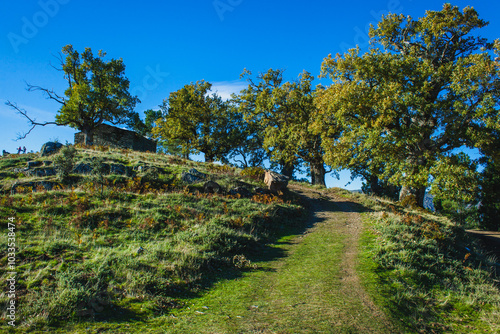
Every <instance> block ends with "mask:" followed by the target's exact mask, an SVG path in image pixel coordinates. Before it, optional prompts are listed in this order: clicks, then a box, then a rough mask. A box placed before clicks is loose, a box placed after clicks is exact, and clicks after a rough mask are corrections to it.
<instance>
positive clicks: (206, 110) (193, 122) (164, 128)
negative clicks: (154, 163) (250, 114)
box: [152, 81, 241, 162]
mask: <svg viewBox="0 0 500 334" xmlns="http://www.w3.org/2000/svg"><path fill="white" fill-rule="evenodd" d="M211 87H212V85H211V84H210V83H209V82H206V81H198V82H196V83H191V84H189V85H186V86H184V87H183V88H181V89H180V90H178V91H176V92H172V93H171V94H170V96H169V98H168V99H165V100H164V101H163V104H162V105H161V106H160V108H161V112H162V115H163V117H162V118H159V119H157V120H156V126H155V127H154V128H153V130H152V131H153V134H154V136H155V137H156V138H157V139H159V140H160V141H166V142H169V143H175V144H176V145H179V146H180V147H182V153H183V154H184V155H187V154H189V153H192V152H202V153H204V154H205V160H206V161H207V162H212V161H214V160H215V159H217V160H221V161H225V159H226V156H227V154H228V153H229V152H230V151H231V149H232V148H233V147H234V146H235V142H238V141H239V140H238V138H239V135H240V133H241V132H240V131H239V123H238V118H237V117H236V116H237V114H235V113H234V112H233V110H232V108H231V106H230V104H229V103H228V102H226V101H223V100H222V99H221V97H219V96H217V95H216V94H215V93H214V94H212V95H209V91H210V88H211Z"/></svg>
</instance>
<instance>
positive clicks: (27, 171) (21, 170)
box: [12, 167, 31, 176]
mask: <svg viewBox="0 0 500 334" xmlns="http://www.w3.org/2000/svg"><path fill="white" fill-rule="evenodd" d="M12 171H13V172H14V173H16V174H19V173H22V174H24V176H30V173H31V169H30V168H29V167H25V168H14V169H12Z"/></svg>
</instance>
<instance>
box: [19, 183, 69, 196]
mask: <svg viewBox="0 0 500 334" xmlns="http://www.w3.org/2000/svg"><path fill="white" fill-rule="evenodd" d="M56 186H58V187H60V188H61V189H62V186H61V184H59V183H57V182H52V181H40V182H26V183H18V182H16V183H14V184H13V185H12V188H11V190H10V192H11V194H15V193H17V188H19V187H23V188H24V189H27V188H31V191H33V192H35V191H37V190H39V188H40V187H43V189H44V190H52V189H54V187H56Z"/></svg>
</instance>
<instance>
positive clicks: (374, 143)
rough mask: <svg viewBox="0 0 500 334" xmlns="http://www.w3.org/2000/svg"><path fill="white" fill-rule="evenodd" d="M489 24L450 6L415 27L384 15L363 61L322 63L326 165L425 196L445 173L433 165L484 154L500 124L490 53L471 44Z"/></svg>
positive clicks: (349, 58)
mask: <svg viewBox="0 0 500 334" xmlns="http://www.w3.org/2000/svg"><path fill="white" fill-rule="evenodd" d="M486 25H487V23H486V22H485V21H483V20H481V19H479V17H478V15H477V13H476V11H475V10H474V9H472V8H470V7H467V8H465V9H464V10H463V11H462V12H461V11H460V10H459V9H458V8H457V7H453V6H451V5H449V4H445V5H444V6H443V9H442V10H441V11H427V12H426V16H424V17H422V18H420V19H418V20H414V19H412V18H411V17H410V16H404V15H402V14H401V15H396V14H389V15H386V16H384V17H383V19H382V20H381V22H380V23H379V24H378V26H377V27H372V29H371V30H370V36H371V41H372V44H373V45H374V46H373V48H372V49H371V50H370V51H369V52H367V53H365V54H360V51H359V49H353V50H350V51H349V52H348V53H346V54H345V55H337V56H336V57H331V56H328V57H327V58H325V60H324V61H323V65H322V75H323V76H324V77H330V78H331V79H332V80H333V84H332V85H331V86H330V87H328V88H327V89H326V90H325V91H324V92H322V93H320V94H319V95H318V99H317V105H318V109H319V116H318V118H317V123H318V124H317V125H316V127H317V129H318V130H319V131H320V132H321V133H322V137H323V146H324V149H325V151H326V152H325V160H326V161H327V163H328V164H330V165H332V166H333V167H335V168H356V166H358V167H361V168H365V167H367V166H368V167H369V171H370V173H372V174H375V175H377V176H378V177H379V178H381V179H384V178H387V180H388V181H389V182H390V183H391V184H394V185H402V186H406V187H409V188H413V189H423V188H425V187H427V186H428V181H429V179H430V177H431V176H433V177H434V178H440V176H439V173H444V171H445V170H446V168H444V166H440V168H438V169H433V167H434V166H436V164H441V165H443V164H444V165H449V164H452V163H454V162H455V161H456V160H460V159H454V158H450V157H452V156H453V154H454V153H453V152H454V150H455V149H456V148H461V147H463V146H469V147H481V146H484V145H485V144H484V145H483V144H482V143H483V140H484V141H487V140H489V139H487V138H490V137H491V133H492V131H493V130H494V129H497V128H498V125H497V124H498V119H499V113H498V110H499V109H498V101H499V99H498V94H499V89H498V81H499V67H498V64H497V63H496V61H495V55H494V52H496V51H497V49H496V48H495V46H494V44H492V43H489V42H488V41H487V40H485V39H484V38H480V37H475V36H473V35H472V31H473V30H474V29H478V28H483V27H485V26H486ZM497 47H498V46H497ZM442 175H443V176H442V178H444V177H445V175H444V174H442ZM415 193H422V194H423V192H422V191H420V192H417V191H415ZM417 201H418V203H419V205H422V203H423V198H417Z"/></svg>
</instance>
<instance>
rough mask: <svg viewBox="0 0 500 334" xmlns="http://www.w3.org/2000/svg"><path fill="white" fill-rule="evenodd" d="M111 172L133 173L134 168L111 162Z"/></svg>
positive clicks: (120, 173)
mask: <svg viewBox="0 0 500 334" xmlns="http://www.w3.org/2000/svg"><path fill="white" fill-rule="evenodd" d="M109 173H110V174H118V175H129V174H131V173H132V170H131V169H130V167H127V166H125V165H122V164H110V165H109Z"/></svg>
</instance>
